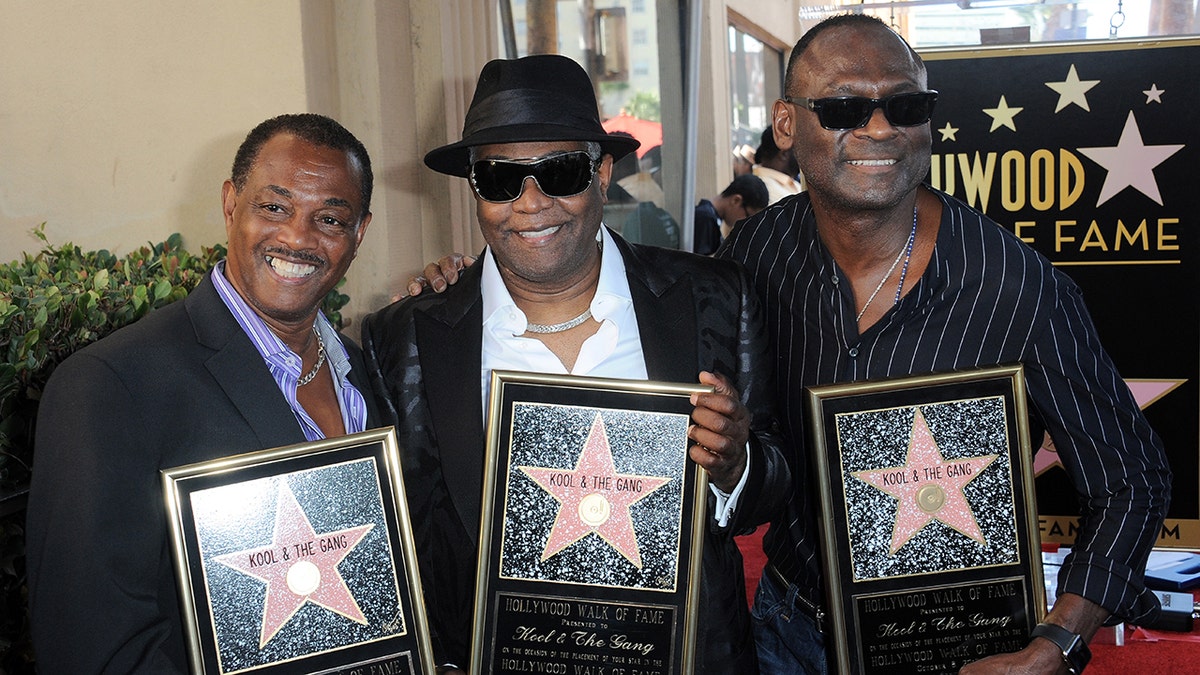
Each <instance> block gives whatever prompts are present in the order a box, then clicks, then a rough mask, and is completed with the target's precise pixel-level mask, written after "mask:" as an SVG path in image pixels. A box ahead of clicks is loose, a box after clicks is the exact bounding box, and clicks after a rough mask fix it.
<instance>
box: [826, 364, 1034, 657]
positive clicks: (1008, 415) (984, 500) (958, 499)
mask: <svg viewBox="0 0 1200 675" xmlns="http://www.w3.org/2000/svg"><path fill="white" fill-rule="evenodd" d="M809 404H810V415H811V421H812V434H813V438H812V442H813V452H812V458H813V469H814V473H815V475H816V477H817V483H818V489H819V497H820V504H821V511H822V518H821V520H820V523H821V543H822V546H821V548H822V552H823V556H824V566H825V574H826V587H827V589H826V590H827V596H828V604H829V614H830V618H831V621H830V626H831V630H830V635H831V636H832V638H833V639H832V648H833V649H832V653H833V655H834V658H835V662H836V666H837V671H838V672H841V673H854V674H863V675H867V674H874V673H887V672H892V671H893V669H895V668H897V667H915V666H916V665H918V664H919V665H920V666H921V667H922V668H923V670H921V671H920V672H929V673H941V672H951V673H954V672H958V669H959V667H961V666H962V665H963V664H964V663H968V662H970V661H974V660H977V659H980V658H983V657H985V656H989V655H991V654H995V653H1000V652H1009V651H1018V650H1020V649H1021V648H1023V647H1024V646H1025V645H1026V644H1028V641H1029V632H1030V631H1031V630H1032V629H1033V627H1034V626H1035V625H1036V624H1037V622H1038V621H1040V620H1041V619H1042V617H1043V616H1044V615H1045V613H1046V593H1045V583H1044V580H1043V572H1042V562H1041V546H1040V543H1039V540H1038V536H1037V508H1036V504H1035V495H1034V493H1033V487H1032V486H1033V474H1032V470H1031V466H1030V465H1031V462H1030V456H1031V455H1030V451H1029V445H1030V443H1029V428H1028V421H1027V410H1026V399H1025V381H1024V376H1023V372H1022V369H1021V366H1000V367H994V368H985V369H979V370H972V371H966V372H958V373H949V374H933V375H923V376H917V377H906V378H898V379H892V380H878V381H867V382H856V383H851V384H836V385H828V386H821V387H811V388H809Z"/></svg>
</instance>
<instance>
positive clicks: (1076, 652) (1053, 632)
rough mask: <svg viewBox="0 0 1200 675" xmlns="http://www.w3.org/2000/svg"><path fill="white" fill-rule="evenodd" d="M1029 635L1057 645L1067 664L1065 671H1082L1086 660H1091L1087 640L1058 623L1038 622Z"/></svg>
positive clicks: (1090, 651) (1076, 672)
mask: <svg viewBox="0 0 1200 675" xmlns="http://www.w3.org/2000/svg"><path fill="white" fill-rule="evenodd" d="M1029 637H1030V638H1039V637H1040V638H1045V639H1047V640H1049V641H1051V642H1053V643H1054V644H1055V645H1057V646H1058V649H1059V650H1060V651H1061V652H1062V657H1063V661H1065V662H1066V664H1067V672H1069V673H1072V675H1078V674H1079V673H1082V672H1083V669H1084V668H1085V667H1086V666H1087V664H1088V661H1091V660H1092V650H1090V649H1088V646H1087V642H1085V641H1084V639H1083V638H1082V637H1080V636H1078V635H1076V634H1075V633H1072V632H1071V631H1069V630H1067V629H1066V628H1063V627H1062V626H1059V625H1058V624H1053V623H1039V624H1038V625H1036V626H1034V627H1033V631H1032V632H1030V633H1029Z"/></svg>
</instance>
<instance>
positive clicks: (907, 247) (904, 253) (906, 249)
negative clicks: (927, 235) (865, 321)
mask: <svg viewBox="0 0 1200 675" xmlns="http://www.w3.org/2000/svg"><path fill="white" fill-rule="evenodd" d="M916 238H917V207H916V206H914V207H913V222H912V231H910V232H909V233H908V241H907V242H906V243H905V244H904V246H903V247H901V249H900V252H899V253H897V254H896V259H895V260H893V261H892V266H891V267H889V268H888V271H887V274H885V275H883V278H882V279H880V280H879V285H878V286H876V287H875V290H874V291H872V292H871V297H869V298H867V304H865V305H863V308H862V310H861V311H859V313H858V316H857V317H855V318H854V320H855V321H862V318H863V314H866V313H867V308H868V307H870V306H871V302H872V301H873V300H875V296H876V295H879V290H880V289H881V288H883V284H884V282H886V281H887V280H888V279H891V278H892V272H895V271H896V265H899V264H900V259H901V258H903V259H904V269H903V270H901V272H900V285H899V286H897V287H896V299H895V301H893V302H892V304H893V305H894V304H896V303H898V302H900V293H901V291H903V290H904V277H906V276H908V261H909V260H911V259H912V249H913V241H914V240H915V239H916Z"/></svg>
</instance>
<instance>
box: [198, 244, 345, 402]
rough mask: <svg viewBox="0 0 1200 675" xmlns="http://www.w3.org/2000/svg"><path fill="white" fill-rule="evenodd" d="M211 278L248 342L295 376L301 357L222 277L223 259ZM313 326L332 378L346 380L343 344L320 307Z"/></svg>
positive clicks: (266, 359) (270, 362) (269, 361)
mask: <svg viewBox="0 0 1200 675" xmlns="http://www.w3.org/2000/svg"><path fill="white" fill-rule="evenodd" d="M212 280H213V286H214V287H216V290H217V295H218V296H220V298H221V300H222V301H223V302H224V303H225V306H226V307H228V308H229V311H230V312H232V313H233V318H234V319H235V320H236V321H237V323H238V325H239V326H241V328H242V330H243V331H244V332H245V333H246V336H247V337H249V338H250V342H251V343H253V344H254V348H255V349H257V350H258V353H259V354H260V355H261V356H262V357H263V360H265V361H266V362H267V363H268V364H271V365H275V366H277V367H284V368H287V369H288V370H294V371H295V373H296V376H297V377H298V376H299V375H298V374H299V371H300V358H299V357H298V356H296V355H295V354H294V353H293V352H292V350H291V349H289V348H288V346H287V345H285V344H284V343H283V340H280V339H279V336H278V335H276V334H275V332H274V331H272V330H271V328H270V327H269V326H267V323H266V322H265V321H263V319H262V317H261V316H259V315H258V312H255V311H254V310H253V309H252V308H251V307H250V305H249V304H248V303H247V302H246V300H245V299H244V298H242V296H241V294H240V293H238V292H237V289H236V288H234V287H233V284H231V283H230V282H229V280H228V279H226V278H225V261H224V260H222V261H220V262H218V263H217V265H216V267H215V268H213V273H212ZM316 327H317V330H318V331H320V333H321V340H322V341H323V342H324V343H325V355H326V358H328V359H329V365H330V366H331V367H332V368H333V371H334V374H335V380H336V381H337V382H338V383H339V384H340V383H341V382H343V381H345V379H346V376H347V375H348V374H349V372H350V357H349V355H347V354H346V350H345V348H344V347H342V341H341V340H340V339H338V336H337V331H335V330H334V329H333V325H332V324H330V323H329V320H328V319H326V318H325V314H324V313H322V312H321V311H320V310H317V321H316Z"/></svg>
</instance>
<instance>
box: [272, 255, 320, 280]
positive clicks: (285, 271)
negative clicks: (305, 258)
mask: <svg viewBox="0 0 1200 675" xmlns="http://www.w3.org/2000/svg"><path fill="white" fill-rule="evenodd" d="M267 264H268V265H270V266H271V269H273V270H275V273H276V274H278V275H279V276H281V277H285V278H288V279H303V278H304V277H307V276H310V275H312V274H313V273H315V272H316V271H317V266H316V265H309V264H305V263H294V262H288V261H286V260H280V259H279V258H275V257H272V256H267Z"/></svg>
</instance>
